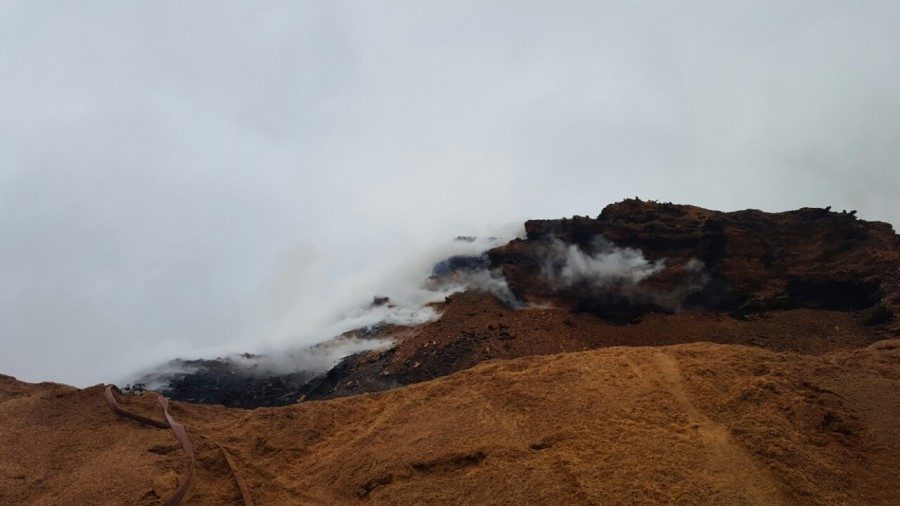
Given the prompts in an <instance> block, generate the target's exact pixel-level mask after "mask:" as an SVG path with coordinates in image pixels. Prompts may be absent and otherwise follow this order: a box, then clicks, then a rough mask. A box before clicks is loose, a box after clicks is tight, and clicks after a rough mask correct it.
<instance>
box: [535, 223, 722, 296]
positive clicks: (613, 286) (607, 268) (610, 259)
mask: <svg viewBox="0 0 900 506" xmlns="http://www.w3.org/2000/svg"><path fill="white" fill-rule="evenodd" d="M543 257H544V263H543V267H542V275H543V276H544V277H545V279H547V280H549V281H550V283H551V284H552V286H553V287H555V288H556V289H566V288H572V287H586V288H588V289H589V290H590V292H592V293H594V294H604V293H615V294H616V295H619V296H622V297H625V298H627V299H630V300H632V301H633V302H640V303H650V304H654V305H656V306H658V307H660V308H663V309H666V310H669V311H673V312H678V311H681V310H682V309H684V303H685V299H686V298H687V297H688V296H689V295H691V294H693V293H696V292H699V291H700V290H702V289H703V288H704V287H705V286H706V284H707V282H708V281H709V274H708V273H707V272H706V266H705V265H704V264H703V262H702V261H700V260H697V259H690V260H688V261H687V262H686V263H685V264H684V265H682V266H681V267H680V270H681V271H682V273H681V277H680V282H679V284H678V285H677V286H676V287H675V288H673V289H669V290H658V289H650V288H647V287H645V286H642V285H641V282H642V281H644V280H646V279H647V278H650V277H652V276H654V275H656V274H659V273H660V272H662V271H663V269H665V268H666V259H665V258H661V259H658V260H653V261H651V260H648V259H647V258H645V257H644V254H643V252H641V251H640V250H638V249H635V248H628V247H620V246H616V245H615V244H613V243H612V242H610V241H609V240H607V239H606V238H604V237H603V236H600V235H598V236H597V237H595V238H594V240H593V241H592V242H591V246H590V250H589V251H584V250H583V249H582V248H581V247H580V246H578V245H576V244H567V243H565V242H563V241H561V240H559V239H557V238H552V239H551V240H550V243H549V245H548V246H547V247H546V248H545V249H544V251H543Z"/></svg>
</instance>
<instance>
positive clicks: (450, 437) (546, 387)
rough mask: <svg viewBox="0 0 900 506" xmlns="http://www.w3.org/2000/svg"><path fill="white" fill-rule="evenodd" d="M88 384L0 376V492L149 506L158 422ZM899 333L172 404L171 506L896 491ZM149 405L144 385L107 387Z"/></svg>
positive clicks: (746, 499) (158, 487)
mask: <svg viewBox="0 0 900 506" xmlns="http://www.w3.org/2000/svg"><path fill="white" fill-rule="evenodd" d="M100 391H101V388H100V387H93V388H89V389H85V390H78V389H74V388H70V387H65V386H60V385H53V384H37V385H31V384H24V383H20V382H17V381H15V380H13V379H11V378H8V377H3V378H2V380H0V427H2V428H3V432H2V434H0V469H2V472H0V503H3V504H13V503H30V504H87V503H106V504H122V503H143V504H154V503H158V502H160V498H162V499H164V498H166V497H168V495H169V494H170V493H171V492H172V491H173V490H174V489H175V487H176V485H177V482H178V479H179V478H180V477H181V476H183V475H184V472H185V469H186V465H185V459H184V455H183V454H182V453H181V449H180V447H179V446H178V444H177V442H176V441H175V440H174V438H173V437H172V436H171V434H170V433H169V432H167V431H165V430H160V429H154V428H151V427H146V426H142V425H140V424H138V423H136V422H133V421H130V420H125V419H122V418H120V417H118V416H117V415H115V414H113V413H112V412H110V411H109V410H108V409H107V408H106V406H105V405H104V403H103V402H102V401H101V399H100ZM898 399H900V340H893V341H881V342H878V343H875V344H874V345H871V346H869V347H866V348H861V349H858V350H852V351H835V352H830V353H827V354H823V355H817V356H810V355H798V354H792V353H779V352H773V351H767V350H762V349H756V348H749V347H744V346H737V345H717V344H707V343H698V344H684V345H676V346H669V347H642V348H624V347H620V348H606V349H600V350H593V351H586V352H578V353H567V354H558V355H550V356H534V357H525V358H520V359H515V360H506V361H492V362H487V363H484V364H481V365H478V366H476V367H474V368H472V369H469V370H465V371H462V372H459V373H456V374H453V375H451V376H448V377H445V378H440V379H437V380H433V381H429V382H425V383H420V384H416V385H411V386H407V387H404V388H400V389H396V390H392V391H388V392H383V393H378V394H366V395H360V396H354V397H346V398H341V399H335V400H329V401H317V402H307V403H302V404H298V405H294V406H287V407H282V408H265V409H257V410H254V411H240V410H230V409H226V408H222V407H215V406H200V405H189V404H176V405H175V407H174V409H173V414H174V415H175V416H176V417H177V418H178V419H180V420H181V421H182V422H183V423H185V425H186V426H187V427H188V430H189V432H190V433H191V436H192V438H193V440H194V442H195V445H196V446H197V451H198V457H199V464H200V470H199V474H198V481H197V483H196V484H195V487H194V489H193V490H192V491H191V493H190V495H189V496H188V501H187V502H188V503H190V504H221V503H230V502H235V501H237V500H238V498H239V496H238V491H237V487H236V485H235V483H234V481H233V480H232V479H231V476H230V475H229V474H228V469H227V467H226V464H225V462H224V460H223V458H222V457H221V455H220V454H219V453H218V450H217V449H216V448H215V446H213V444H212V441H213V440H215V441H217V442H219V443H221V444H223V445H224V446H225V447H227V448H228V449H229V450H230V451H231V452H232V454H233V455H234V456H235V460H236V461H237V463H238V465H239V466H240V468H241V473H242V475H243V477H244V479H245V480H246V481H247V482H248V483H249V485H250V488H251V492H252V494H253V497H254V499H255V500H256V501H257V503H258V504H279V503H285V504H289V503H293V504H344V503H372V504H411V503H422V502H429V503H484V504H509V503H528V504H534V503H543V504H551V503H553V504H561V503H562V504H609V503H659V502H674V503H681V504H711V503H717V504H725V503H727V504H790V503H832V504H835V503H850V504H891V503H893V504H896V503H897V498H898V497H900V475H898V468H900V405H898V403H900V400H898ZM123 403H125V404H127V405H128V406H129V407H131V408H132V409H134V410H136V411H141V412H145V413H148V414H153V415H154V416H158V408H157V407H156V406H155V403H154V402H153V400H152V399H151V398H150V396H149V395H144V396H140V397H127V398H126V399H124V401H123Z"/></svg>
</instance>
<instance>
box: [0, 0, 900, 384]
mask: <svg viewBox="0 0 900 506" xmlns="http://www.w3.org/2000/svg"><path fill="white" fill-rule="evenodd" d="M898 26H900V3H898V2H876V1H857V2H829V1H812V2H805V1H784V0H780V1H774V2H768V1H753V2H715V1H711V2H677V3H676V2H637V1H636V2H617V1H613V2H602V1H593V2H577V1H567V2H526V1H513V2H490V1H479V2H475V1H464V0H460V1H454V2H444V1H429V2H421V1H409V2H407V1H377V2H372V1H360V2H343V1H328V2H325V1H322V2H296V1H290V2H284V1H270V2H264V3H260V2H241V1H233V2H226V3H223V2H207V1H193V2H181V1H154V2H118V1H108V2H106V1H94V0H86V1H82V2H77V3H74V2H68V3H64V2H49V1H34V0H25V1H11V0H6V1H2V2H0V76H2V77H0V373H2V374H9V375H13V376H16V377H18V378H20V379H23V380H27V381H42V380H52V381H58V382H65V383H70V384H75V385H78V386H86V385H90V384H93V383H98V382H104V381H106V382H109V381H121V378H125V377H127V376H128V375H129V374H131V373H133V372H134V371H135V370H136V369H138V368H141V367H149V366H152V365H153V364H155V363H159V362H161V361H163V360H166V359H169V358H172V357H174V356H214V355H215V354H217V353H223V352H224V351H228V350H232V351H233V350H241V351H245V350H246V351H253V350H254V349H256V348H257V347H260V346H264V344H265V343H269V345H271V344H272V343H294V344H296V343H307V344H308V343H310V342H312V341H314V340H315V339H319V338H325V337H328V336H319V337H316V336H317V333H316V331H315V329H316V328H317V325H319V323H318V321H319V319H320V318H321V317H322V315H326V314H327V315H330V314H334V313H339V312H340V311H342V310H344V309H345V308H346V307H349V305H352V304H356V303H357V301H365V300H370V299H371V296H372V295H374V293H373V292H376V291H385V292H386V293H387V292H391V290H395V289H398V287H399V286H400V285H401V284H404V283H405V284H407V285H408V284H409V283H411V282H412V281H410V280H413V279H418V276H420V275H421V274H422V273H425V272H427V265H428V262H429V261H431V260H432V259H434V258H437V257H439V256H440V255H439V252H440V250H441V247H440V245H441V244H444V241H447V240H448V239H450V238H452V237H455V236H456V235H459V234H468V235H472V234H475V235H478V234H482V235H483V234H496V233H499V234H507V235H510V236H512V235H515V233H516V232H515V231H516V230H517V229H518V227H520V225H521V222H522V221H524V220H525V219H528V218H556V217H562V216H572V215H575V214H578V215H592V216H593V215H596V214H598V213H599V212H600V210H601V209H602V208H603V207H604V206H605V205H607V204H609V203H612V202H615V201H618V200H621V199H623V198H625V197H633V196H639V197H641V198H645V199H660V200H663V201H673V202H676V203H690V204H695V205H700V206H704V207H708V208H713V209H720V210H726V211H729V210H737V209H745V208H755V209H763V210H767V211H782V210H788V209H795V208H799V207H802V206H817V207H824V206H828V205H831V206H833V208H834V209H836V210H840V209H848V210H850V209H856V210H858V213H859V214H858V215H859V216H860V217H862V218H864V219H870V220H880V221H887V222H889V223H892V224H893V225H894V226H895V227H896V226H897V225H898V224H900V206H898V205H897V196H898V195H900V142H898V140H900V91H898V90H900V50H898V49H897V48H900V30H897V27H898ZM497 231H500V232H497ZM223 350H224V351H223Z"/></svg>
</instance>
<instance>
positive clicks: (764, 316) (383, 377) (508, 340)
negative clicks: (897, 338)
mask: <svg viewBox="0 0 900 506" xmlns="http://www.w3.org/2000/svg"><path fill="white" fill-rule="evenodd" d="M440 309H441V311H442V316H441V318H440V319H439V320H437V321H435V322H432V323H428V324H425V325H421V326H419V327H415V328H414V329H411V330H409V331H408V332H407V333H406V334H405V335H406V336H407V337H402V336H399V335H398V342H397V344H396V345H395V346H394V347H393V348H391V349H387V350H384V351H373V352H368V353H361V354H357V355H352V356H350V357H347V358H345V359H344V360H343V361H342V362H341V363H340V364H338V365H337V366H336V367H335V368H334V369H332V370H331V371H329V372H328V374H327V375H326V376H325V377H324V378H321V379H319V380H314V381H313V382H311V383H310V384H309V385H308V386H307V387H305V388H304V389H303V391H302V392H301V394H302V396H303V397H302V398H303V399H306V400H310V399H329V398H334V397H341V396H345V395H354V394H358V393H362V392H375V391H380V390H387V389H390V388H396V387H398V386H401V385H408V384H411V383H418V382H421V381H428V380H431V379H434V378H439V377H441V376H446V375H448V374H451V373H454V372H456V371H461V370H463V369H467V368H469V367H472V366H474V365H476V364H478V363H480V362H483V361H486V360H491V359H501V358H502V359H509V358H517V357H523V356H527V355H550V354H554V353H562V352H570V351H582V350H588V349H594V348H603V347H609V346H661V345H670V344H678V343H690V342H714V343H730V344H746V345H752V346H761V347H766V348H769V349H773V350H781V351H795V352H801V353H813V354H817V353H824V352H827V351H831V350H836V349H842V348H857V347H862V346H867V345H869V344H871V343H873V342H875V341H876V340H878V339H884V338H885V337H886V336H887V334H886V333H884V332H883V331H882V332H879V331H878V330H877V329H874V328H872V327H870V326H867V325H865V322H864V318H863V317H861V316H859V315H856V314H853V313H847V312H840V311H823V310H809V309H794V310H788V311H775V312H770V313H761V314H754V315H753V316H752V317H746V316H741V317H735V316H732V315H728V314H720V313H712V312H698V311H689V312H683V313H679V314H664V313H650V314H648V315H646V316H645V317H644V318H643V319H642V320H641V321H639V322H637V323H634V324H631V325H615V324H612V323H610V322H608V321H606V320H605V319H603V318H599V317H597V316H595V315H593V314H590V313H573V312H571V311H570V310H568V309H564V308H554V307H545V308H540V307H537V308H527V309H519V310H515V309H510V308H509V307H507V306H505V305H503V304H502V303H500V302H499V301H498V300H497V299H495V298H494V297H491V296H490V295H489V294H486V293H481V292H465V293H460V294H457V295H454V296H451V297H450V298H449V299H448V300H447V302H446V303H445V304H444V305H442V306H441V308H440Z"/></svg>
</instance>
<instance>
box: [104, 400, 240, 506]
mask: <svg viewBox="0 0 900 506" xmlns="http://www.w3.org/2000/svg"><path fill="white" fill-rule="evenodd" d="M116 394H119V395H121V394H122V391H121V390H119V388H118V387H116V386H114V385H110V386H107V387H106V389H105V390H104V391H103V394H102V397H103V399H104V400H106V404H107V406H109V409H111V410H113V411H114V412H116V413H118V414H119V415H122V416H124V417H126V418H131V419H132V420H136V421H138V422H141V423H144V424H147V425H151V426H153V427H156V428H159V429H170V430H171V431H172V433H173V434H174V435H175V438H176V439H178V442H180V443H181V448H182V449H183V450H184V453H185V455H187V457H188V461H189V462H190V464H189V467H188V473H187V477H186V478H185V479H184V481H182V482H181V485H180V486H179V487H178V489H177V490H176V491H175V493H174V494H173V495H172V497H170V498H169V500H168V501H166V502H165V504H166V506H178V505H179V504H181V501H182V500H183V499H184V497H185V496H186V495H187V493H188V491H189V490H190V488H191V485H192V484H193V482H194V467H195V466H196V458H195V456H194V445H193V444H191V439H190V438H189V437H188V434H187V431H186V430H185V428H184V425H182V424H180V423H178V422H177V421H176V420H175V418H173V417H172V414H171V413H169V399H166V398H165V397H163V396H162V395H159V394H157V393H154V394H153V395H155V396H156V401H157V402H158V403H159V405H160V407H162V410H163V415H164V416H165V421H163V420H157V419H155V418H150V417H147V416H144V415H141V414H138V413H135V412H134V411H130V410H127V409H125V408H123V407H121V406H120V405H119V402H118V401H117V400H116ZM213 444H214V445H215V446H216V447H218V448H219V450H220V451H221V452H222V456H223V457H224V458H225V463H226V464H228V469H229V470H230V471H231V475H232V476H233V477H234V481H235V482H236V483H237V486H238V489H239V490H240V493H241V500H242V501H243V503H244V505H245V506H253V499H252V498H251V496H250V491H249V489H248V488H247V484H246V483H244V480H242V479H241V476H240V474H239V473H238V472H237V466H236V465H235V462H234V460H233V459H232V458H231V455H230V454H229V453H228V451H227V450H225V448H224V447H223V446H222V445H220V444H219V443H216V442H215V441H213Z"/></svg>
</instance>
